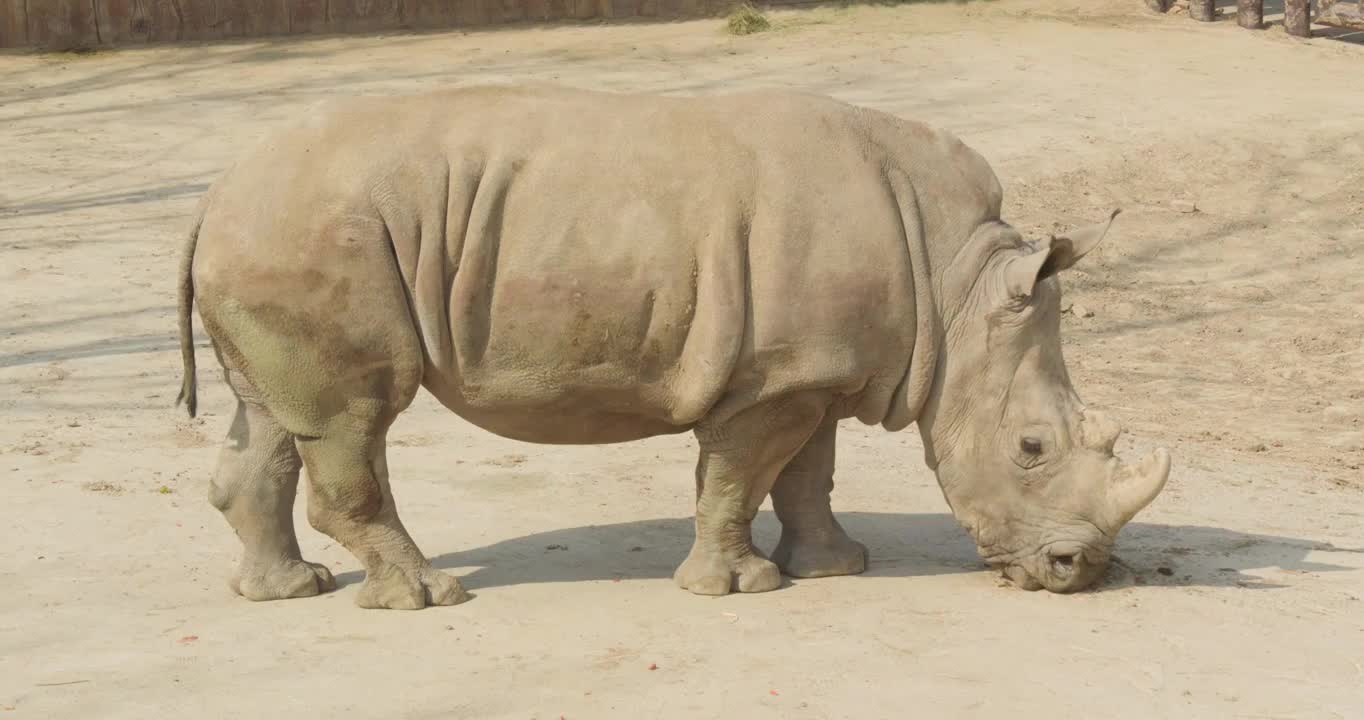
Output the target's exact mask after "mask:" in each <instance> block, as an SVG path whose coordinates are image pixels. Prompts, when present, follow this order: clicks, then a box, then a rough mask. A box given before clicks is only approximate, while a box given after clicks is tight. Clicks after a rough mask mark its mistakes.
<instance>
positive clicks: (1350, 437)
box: [1326, 432, 1364, 451]
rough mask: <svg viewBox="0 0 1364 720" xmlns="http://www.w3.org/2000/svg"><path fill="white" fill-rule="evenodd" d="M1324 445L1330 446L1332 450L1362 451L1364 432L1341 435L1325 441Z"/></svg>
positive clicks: (1363, 447)
mask: <svg viewBox="0 0 1364 720" xmlns="http://www.w3.org/2000/svg"><path fill="white" fill-rule="evenodd" d="M1326 444H1327V445H1330V446H1331V449H1333V450H1346V451H1349V450H1360V449H1364V432H1347V433H1341V434H1339V435H1336V436H1335V437H1333V438H1331V439H1330V440H1328V441H1326Z"/></svg>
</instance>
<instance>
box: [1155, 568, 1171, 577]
mask: <svg viewBox="0 0 1364 720" xmlns="http://www.w3.org/2000/svg"><path fill="white" fill-rule="evenodd" d="M1156 572H1158V573H1160V574H1161V575H1164V576H1165V577H1170V576H1171V575H1174V574H1175V571H1174V570H1171V569H1170V568H1167V567H1158V568H1156Z"/></svg>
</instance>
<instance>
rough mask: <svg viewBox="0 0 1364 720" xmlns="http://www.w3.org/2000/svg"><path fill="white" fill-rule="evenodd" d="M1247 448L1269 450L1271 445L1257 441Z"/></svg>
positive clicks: (1256, 450) (1253, 450) (1252, 450)
mask: <svg viewBox="0 0 1364 720" xmlns="http://www.w3.org/2000/svg"><path fill="white" fill-rule="evenodd" d="M1246 449H1247V450H1249V451H1251V452H1269V447H1268V446H1266V445H1265V444H1264V443H1255V444H1254V445H1251V446H1250V447H1248V448H1246Z"/></svg>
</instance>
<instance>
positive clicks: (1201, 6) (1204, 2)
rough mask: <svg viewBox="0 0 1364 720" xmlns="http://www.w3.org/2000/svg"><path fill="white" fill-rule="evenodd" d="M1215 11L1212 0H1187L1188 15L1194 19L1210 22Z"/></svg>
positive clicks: (1214, 17) (1215, 16)
mask: <svg viewBox="0 0 1364 720" xmlns="http://www.w3.org/2000/svg"><path fill="white" fill-rule="evenodd" d="M1286 1H1287V0H1286ZM1216 11H1217V9H1216V5H1215V4H1214V3H1213V0H1189V17H1191V18H1193V19H1195V20H1199V21H1201V22H1212V21H1213V20H1214V19H1216V18H1217V15H1216Z"/></svg>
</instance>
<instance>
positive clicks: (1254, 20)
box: [1236, 0, 1265, 30]
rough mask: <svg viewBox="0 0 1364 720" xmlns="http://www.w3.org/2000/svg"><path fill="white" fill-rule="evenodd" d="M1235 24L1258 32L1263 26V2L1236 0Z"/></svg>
mask: <svg viewBox="0 0 1364 720" xmlns="http://www.w3.org/2000/svg"><path fill="white" fill-rule="evenodd" d="M1236 23H1237V24H1238V25H1240V26H1241V27H1243V28H1249V29H1251V30H1259V29H1260V28H1262V27H1264V24H1265V0H1236Z"/></svg>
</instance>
